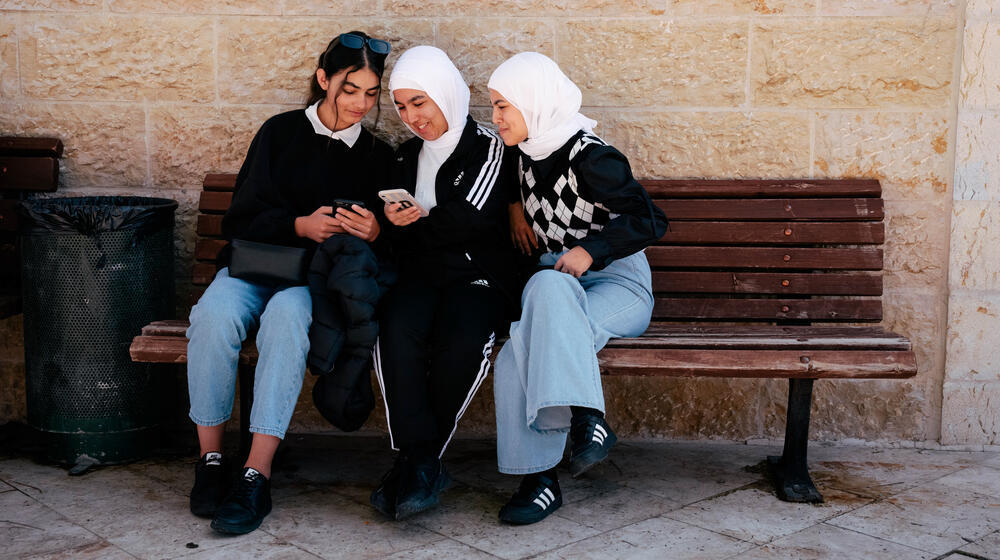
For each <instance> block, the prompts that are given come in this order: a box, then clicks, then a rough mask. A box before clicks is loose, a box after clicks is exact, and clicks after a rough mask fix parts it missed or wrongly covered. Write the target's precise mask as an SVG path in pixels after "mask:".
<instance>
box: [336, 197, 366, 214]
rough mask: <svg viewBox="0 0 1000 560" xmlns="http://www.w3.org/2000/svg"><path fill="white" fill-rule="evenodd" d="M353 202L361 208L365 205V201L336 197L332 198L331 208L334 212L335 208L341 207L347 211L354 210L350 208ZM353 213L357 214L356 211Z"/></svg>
mask: <svg viewBox="0 0 1000 560" xmlns="http://www.w3.org/2000/svg"><path fill="white" fill-rule="evenodd" d="M355 204H357V205H358V206H360V207H362V208H364V207H365V203H364V202H361V201H360V200H351V199H349V198H336V199H334V200H333V209H334V212H336V210H337V208H343V209H344V210H347V211H349V212H354V208H352V206H353V205H355ZM355 214H357V212H355Z"/></svg>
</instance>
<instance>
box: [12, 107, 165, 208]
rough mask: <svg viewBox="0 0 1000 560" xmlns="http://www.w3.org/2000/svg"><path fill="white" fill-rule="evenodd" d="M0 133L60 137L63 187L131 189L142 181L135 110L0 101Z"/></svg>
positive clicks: (139, 120)
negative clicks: (61, 142) (62, 148)
mask: <svg viewBox="0 0 1000 560" xmlns="http://www.w3.org/2000/svg"><path fill="white" fill-rule="evenodd" d="M0 133H2V134H5V135H24V136H51V137H55V138H60V139H62V141H63V145H64V146H65V150H64V152H63V157H62V159H61V160H59V165H60V177H59V181H60V184H61V185H62V186H63V187H66V186H72V187H73V188H80V187H130V188H133V187H140V186H142V185H143V184H144V183H145V180H146V143H145V134H146V125H145V114H144V112H143V110H142V108H141V107H136V106H134V105H125V104H93V105H91V104H86V103H51V102H44V103H42V102H24V103H15V102H0ZM119 194H121V193H119Z"/></svg>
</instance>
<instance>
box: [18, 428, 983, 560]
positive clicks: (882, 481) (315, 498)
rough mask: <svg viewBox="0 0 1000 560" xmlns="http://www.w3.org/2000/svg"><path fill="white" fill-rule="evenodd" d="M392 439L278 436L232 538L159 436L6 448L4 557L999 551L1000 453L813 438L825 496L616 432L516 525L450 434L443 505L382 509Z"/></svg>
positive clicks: (476, 460)
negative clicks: (124, 444)
mask: <svg viewBox="0 0 1000 560" xmlns="http://www.w3.org/2000/svg"><path fill="white" fill-rule="evenodd" d="M386 447H387V446H386V441H385V440H383V439H381V438H372V437H345V436H316V435H312V436H290V437H289V442H288V446H287V448H286V449H285V450H284V451H283V452H282V454H281V456H280V463H279V465H278V466H277V467H276V471H275V473H274V477H273V493H272V495H273V498H274V511H273V512H272V513H271V515H269V516H268V517H267V518H266V519H265V521H264V524H263V525H262V526H261V528H260V529H259V530H257V531H255V532H253V533H251V534H249V535H245V536H241V537H224V536H220V535H216V534H214V533H213V532H212V530H211V529H210V528H209V525H208V521H206V520H203V519H199V518H196V517H194V516H192V515H191V514H190V513H189V512H188V506H187V493H188V490H189V488H190V484H191V481H192V476H193V464H194V459H193V458H190V457H187V456H186V454H181V453H179V452H177V451H174V452H169V453H168V452H160V453H158V454H157V455H156V456H154V457H153V458H150V459H147V460H143V461H140V462H137V463H133V464H130V465H123V466H113V467H104V468H100V469H96V470H94V471H93V472H90V473H88V474H86V475H84V476H80V477H70V476H67V474H66V471H65V470H64V469H61V468H58V467H54V466H48V465H43V464H40V463H36V462H35V461H33V460H32V459H30V458H28V457H27V456H25V454H23V453H4V454H0V546H2V547H3V548H2V549H0V557H2V558H49V559H55V558H66V559H74V560H76V559H81V560H88V559H96V558H101V559H104V558H111V559H118V558H178V557H185V558H192V559H196V558H268V559H271V558H350V559H355V558H393V559H403V558H408V559H419V558H428V559H430V558H435V559H437V558H462V559H465V558H510V559H513V558H572V559H576V558H595V559H601V560H607V559H609V558H658V559H661V558H666V559H687V558H706V559H725V558H728V559H734V560H758V559H774V558H790V559H805V560H809V559H818V558H835V559H838V560H839V559H859V560H860V559H863V560H870V559H938V558H939V559H948V560H967V559H969V558H973V559H979V560H982V559H988V560H1000V453H997V452H961V451H945V450H920V449H900V448H878V447H870V446H830V445H822V444H814V445H813V447H812V449H811V455H810V464H811V468H812V471H813V475H814V478H815V479H816V482H817V484H818V486H819V488H820V490H821V492H822V493H823V494H824V496H825V497H826V502H825V503H823V504H820V505H804V504H789V503H785V502H781V501H779V500H778V499H777V498H775V497H774V495H773V493H772V491H771V490H770V488H769V486H768V484H767V482H766V480H765V478H764V475H763V474H761V473H760V469H759V463H760V461H761V460H762V459H763V458H764V457H765V456H766V455H768V454H776V453H778V452H780V449H779V448H778V447H777V446H772V445H745V444H739V443H706V442H689V441H685V442H659V441H658V442H637V441H632V442H624V443H621V444H619V445H618V447H616V448H615V450H614V451H613V452H612V458H611V459H610V460H609V461H608V462H606V463H605V464H603V465H601V466H599V467H597V468H595V469H594V470H593V472H591V473H588V474H587V475H585V476H584V477H583V478H581V479H578V480H573V479H571V478H570V477H569V476H568V474H565V475H563V477H562V479H561V483H562V484H563V495H564V499H565V502H566V503H565V505H563V507H562V508H561V509H559V510H558V511H557V512H556V513H555V514H553V515H552V516H550V517H549V518H548V519H546V520H545V521H543V522H541V523H539V524H536V525H532V526H527V527H510V526H506V525H501V524H500V523H499V522H498V521H497V518H496V515H497V511H498V509H499V508H500V506H501V505H502V504H503V503H504V501H505V500H506V498H507V496H508V495H509V493H510V492H512V491H513V489H514V487H515V485H516V479H515V478H514V477H507V476H503V475H500V474H498V473H497V472H496V463H495V454H494V449H493V443H492V442H491V441H488V440H459V441H456V442H454V443H453V445H452V448H451V449H450V450H449V453H448V455H447V457H446V462H447V465H448V466H449V468H450V470H451V472H452V474H453V476H454V478H455V479H456V484H455V485H454V486H453V487H452V488H451V489H450V490H448V491H447V492H446V493H445V494H444V496H443V499H442V504H441V506H440V507H438V508H437V509H435V510H433V511H430V512H427V513H424V514H421V515H418V516H416V517H414V518H412V519H410V520H408V521H405V522H395V521H390V520H387V519H384V518H382V517H381V516H380V515H379V514H378V513H377V512H375V511H374V510H373V509H372V508H371V507H370V506H369V505H368V494H369V492H370V491H371V489H372V487H373V485H374V484H375V483H376V482H377V481H378V479H379V477H380V475H381V474H382V472H383V471H384V470H386V469H387V468H388V467H389V466H390V465H391V456H390V454H389V452H388V451H387V449H386Z"/></svg>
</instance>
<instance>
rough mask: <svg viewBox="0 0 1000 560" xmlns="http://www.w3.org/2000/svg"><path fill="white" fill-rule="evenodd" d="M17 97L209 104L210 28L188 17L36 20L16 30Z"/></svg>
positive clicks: (211, 80) (211, 90) (207, 23)
mask: <svg viewBox="0 0 1000 560" xmlns="http://www.w3.org/2000/svg"><path fill="white" fill-rule="evenodd" d="M19 32H20V33H21V34H22V37H21V40H20V59H21V73H22V76H21V80H22V82H23V88H24V93H25V94H27V95H30V96H32V97H36V98H43V99H80V98H85V99H88V100H93V99H100V100H141V99H147V100H166V101H177V100H186V101H210V100H213V99H214V98H215V87H214V81H215V76H214V65H213V63H212V61H213V60H214V58H215V57H214V56H213V55H212V48H213V34H212V22H211V21H209V20H208V19H204V18H195V17H164V16H141V17H138V16H110V17H109V16H107V15H100V16H91V15H84V16H80V15H74V16H68V15H58V16H40V17H33V18H30V19H26V20H24V25H23V26H22V27H21V29H20V31H19Z"/></svg>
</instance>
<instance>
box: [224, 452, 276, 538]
mask: <svg viewBox="0 0 1000 560" xmlns="http://www.w3.org/2000/svg"><path fill="white" fill-rule="evenodd" d="M269 513H271V481H270V480H268V479H267V478H265V477H264V475H262V474H260V473H259V472H257V470H256V469H253V468H251V467H244V468H243V474H242V475H241V476H240V477H239V478H238V479H237V480H236V482H235V483H233V490H232V491H231V492H230V493H229V495H228V496H226V500H225V501H224V502H222V505H221V506H219V511H217V512H216V514H215V519H213V520H212V528H213V529H215V530H216V531H218V532H220V533H226V534H230V535H242V534H244V533H249V532H250V531H253V530H254V529H256V528H257V527H260V523H261V521H263V520H264V516H266V515H267V514H269Z"/></svg>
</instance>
